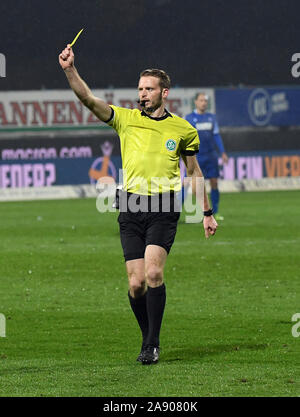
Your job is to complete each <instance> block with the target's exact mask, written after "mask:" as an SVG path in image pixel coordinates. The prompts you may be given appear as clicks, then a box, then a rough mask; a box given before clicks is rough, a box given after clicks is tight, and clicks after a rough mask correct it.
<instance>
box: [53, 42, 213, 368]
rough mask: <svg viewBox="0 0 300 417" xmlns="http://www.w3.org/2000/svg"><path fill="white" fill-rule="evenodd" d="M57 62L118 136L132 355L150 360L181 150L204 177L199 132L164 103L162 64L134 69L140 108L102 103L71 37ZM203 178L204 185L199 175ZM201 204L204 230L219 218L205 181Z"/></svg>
mask: <svg viewBox="0 0 300 417" xmlns="http://www.w3.org/2000/svg"><path fill="white" fill-rule="evenodd" d="M59 63H60V65H61V67H62V68H63V70H64V71H65V74H66V76H67V79H68V81H69V84H70V87H71V88H72V90H73V91H74V92H75V94H76V95H77V97H78V98H79V100H80V101H81V102H82V103H83V104H84V105H85V106H86V107H87V108H89V109H90V110H91V111H92V112H93V113H94V114H95V115H96V116H97V117H98V118H99V119H100V120H102V121H103V122H106V123H108V125H110V126H111V127H113V128H114V129H115V130H116V131H117V133H118V135H119V137H120V141H121V155H122V166H123V172H124V178H123V190H124V191H122V192H121V195H120V214H119V217H118V222H119V226H120V236H121V243H122V247H123V252H124V257H125V262H126V269H127V275H128V281H129V291H128V297H129V302H130V305H131V308H132V311H133V313H134V315H135V317H136V319H137V322H138V324H139V327H140V330H141V333H142V347H141V351H140V354H139V355H138V358H137V360H138V361H139V362H141V363H142V364H147V365H150V364H155V363H157V362H158V360H159V349H160V346H159V335H160V328H161V323H162V318H163V314H164V308H165V303H166V288H165V284H164V283H163V272H164V266H165V262H166V259H167V255H168V253H169V251H170V249H171V246H172V244H173V242H174V238H175V234H176V228H177V222H178V219H179V215H180V207H178V200H177V198H176V196H175V194H176V192H178V191H180V189H181V180H180V169H179V158H180V156H182V157H183V159H184V161H185V164H186V167H187V174H188V175H189V176H191V177H192V178H193V180H197V178H201V179H203V175H202V172H201V170H200V168H199V165H198V163H197V159H196V156H195V154H196V153H197V152H198V149H199V139H198V133H197V131H196V130H195V129H194V128H193V127H192V126H191V125H190V124H189V123H188V122H187V121H186V120H184V119H181V118H180V117H178V116H176V115H174V114H171V113H169V112H168V110H167V109H166V108H165V100H166V98H167V96H168V93H169V89H170V78H169V76H168V75H167V74H166V73H165V72H164V71H162V70H158V69H149V70H145V71H143V72H142V73H141V74H140V78H139V83H138V95H139V102H140V106H141V108H142V111H140V110H139V109H133V110H132V109H126V108H121V107H117V106H113V105H108V104H107V103H106V102H104V101H103V100H101V99H99V98H97V97H95V96H94V95H93V94H92V92H91V90H90V89H89V87H88V86H87V85H86V83H85V82H84V81H83V80H82V79H81V77H80V76H79V74H78V72H77V70H76V68H75V66H74V54H73V51H72V48H71V47H70V45H67V47H66V48H65V49H64V50H63V51H62V52H61V54H60V55H59ZM196 182H197V181H196ZM201 183H202V184H203V187H204V182H203V181H201ZM200 191H201V190H200ZM165 196H168V198H167V199H165V198H164V197H165ZM203 211H204V220H203V226H204V229H205V236H206V238H208V237H209V236H210V235H214V234H215V232H216V229H217V223H216V221H215V219H214V217H213V215H212V210H211V208H210V206H209V201H208V198H207V194H206V192H205V189H204V203H203Z"/></svg>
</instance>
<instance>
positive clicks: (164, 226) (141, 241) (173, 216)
mask: <svg viewBox="0 0 300 417" xmlns="http://www.w3.org/2000/svg"><path fill="white" fill-rule="evenodd" d="M174 198H176V197H174ZM173 208H174V207H173ZM179 217H180V211H177V210H174V209H173V210H172V209H171V210H170V211H169V212H163V211H158V212H151V211H147V212H142V211H138V212H131V211H129V210H126V211H121V212H120V214H119V217H118V222H119V226H120V236H121V244H122V247H123V253H124V258H125V261H130V260H133V259H140V258H144V253H145V249H146V246H147V245H158V246H161V247H162V248H164V249H165V250H166V251H167V253H169V252H170V250H171V246H172V244H173V242H174V239H175V235H176V229H177V223H178V220H179Z"/></svg>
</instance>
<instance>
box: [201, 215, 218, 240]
mask: <svg viewBox="0 0 300 417" xmlns="http://www.w3.org/2000/svg"><path fill="white" fill-rule="evenodd" d="M203 227H204V231H205V237H206V239H208V238H209V237H210V236H213V235H214V234H215V233H216V231H217V227H218V223H217V222H216V220H215V218H214V216H204V218H203Z"/></svg>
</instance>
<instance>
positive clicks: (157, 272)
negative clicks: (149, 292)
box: [146, 265, 163, 287]
mask: <svg viewBox="0 0 300 417" xmlns="http://www.w3.org/2000/svg"><path fill="white" fill-rule="evenodd" d="M146 280H147V284H148V285H149V286H150V287H159V286H160V285H162V283H163V270H162V269H161V268H160V267H158V266H156V265H149V267H148V268H147V269H146Z"/></svg>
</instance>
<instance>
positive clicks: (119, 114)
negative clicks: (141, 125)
mask: <svg viewBox="0 0 300 417" xmlns="http://www.w3.org/2000/svg"><path fill="white" fill-rule="evenodd" d="M110 107H111V108H112V110H113V113H112V117H111V119H110V120H109V121H108V122H107V124H108V125H109V126H111V127H112V128H114V129H115V131H116V132H117V133H120V132H121V131H122V130H124V129H125V127H126V126H127V124H128V120H129V117H130V113H131V111H132V110H130V109H126V108H124V107H118V106H114V105H110Z"/></svg>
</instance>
